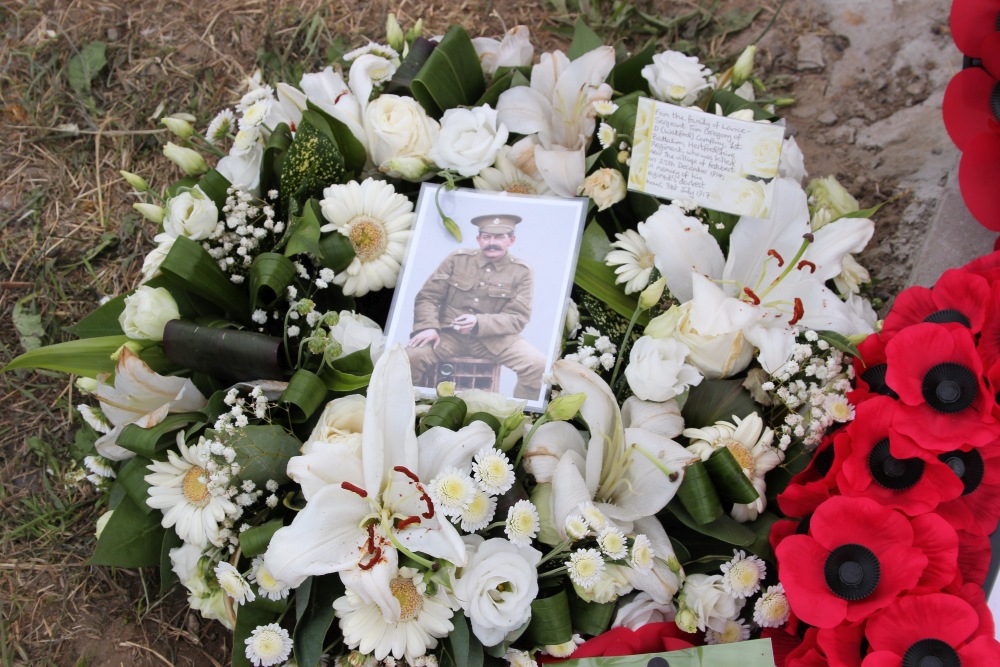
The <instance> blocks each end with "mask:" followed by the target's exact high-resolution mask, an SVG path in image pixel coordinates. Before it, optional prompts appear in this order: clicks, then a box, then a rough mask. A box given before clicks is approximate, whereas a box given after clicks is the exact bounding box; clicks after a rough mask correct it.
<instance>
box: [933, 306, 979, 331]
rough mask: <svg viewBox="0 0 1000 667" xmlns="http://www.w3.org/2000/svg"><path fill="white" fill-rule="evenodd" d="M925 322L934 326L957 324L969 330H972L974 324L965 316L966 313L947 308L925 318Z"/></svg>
mask: <svg viewBox="0 0 1000 667" xmlns="http://www.w3.org/2000/svg"><path fill="white" fill-rule="evenodd" d="M924 322H931V323H933V324H950V323H955V324H961V325H962V326H963V327H965V328H967V329H971V328H972V323H971V322H969V318H968V317H966V316H965V313H963V312H962V311H960V310H955V309H954V308H945V309H944V310H939V311H936V312H933V313H931V314H930V315H928V316H927V317H925V318H924Z"/></svg>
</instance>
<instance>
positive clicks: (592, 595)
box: [573, 563, 632, 604]
mask: <svg viewBox="0 0 1000 667" xmlns="http://www.w3.org/2000/svg"><path fill="white" fill-rule="evenodd" d="M627 569H628V568H627V567H622V566H621V565H614V564H612V563H605V566H604V569H603V570H602V571H601V573H600V575H598V577H597V581H596V583H594V585H593V587H591V588H589V589H585V588H582V587H580V586H578V585H576V583H575V582H574V584H573V590H574V591H575V592H576V594H577V595H578V596H579V597H580V599H581V600H583V601H584V602H596V603H597V604H608V603H611V602H615V601H617V600H618V598H620V597H621V596H623V595H626V594H628V593H631V592H632V584H631V583H629V580H628V577H627V576H626V574H625V571H626V570H627Z"/></svg>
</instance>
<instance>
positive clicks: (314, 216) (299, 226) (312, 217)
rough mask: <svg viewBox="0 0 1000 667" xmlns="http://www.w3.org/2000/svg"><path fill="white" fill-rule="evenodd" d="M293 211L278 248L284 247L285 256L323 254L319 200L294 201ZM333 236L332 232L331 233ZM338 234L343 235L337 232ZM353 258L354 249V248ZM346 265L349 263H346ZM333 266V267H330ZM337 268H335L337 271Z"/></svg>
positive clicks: (321, 218) (321, 217)
mask: <svg viewBox="0 0 1000 667" xmlns="http://www.w3.org/2000/svg"><path fill="white" fill-rule="evenodd" d="M292 209H293V210H292V213H291V215H290V216H289V222H288V229H287V230H285V234H284V236H282V237H281V241H279V242H278V245H277V247H278V248H284V250H283V252H284V253H285V257H292V256H293V255H300V254H302V255H314V256H319V255H321V252H320V248H319V238H320V235H321V234H322V232H320V231H319V228H320V227H321V226H322V224H323V213H322V211H321V210H320V207H319V202H318V201H317V200H315V199H309V200H308V201H306V202H305V203H304V204H302V205H301V206H299V205H298V204H297V203H295V202H292ZM331 236H332V234H331ZM337 236H342V235H341V234H337ZM351 252H352V255H351V256H352V258H353V249H352V251H351ZM344 266H345V267H346V266H347V264H345V265H344ZM330 268H333V267H330ZM336 270H337V269H334V271H336Z"/></svg>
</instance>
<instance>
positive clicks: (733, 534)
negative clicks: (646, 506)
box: [666, 500, 757, 547]
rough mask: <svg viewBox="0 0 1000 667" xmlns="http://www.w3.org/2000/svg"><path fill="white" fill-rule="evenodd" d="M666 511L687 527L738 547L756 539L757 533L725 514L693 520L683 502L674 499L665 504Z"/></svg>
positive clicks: (745, 545) (748, 544)
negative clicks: (713, 518) (707, 519)
mask: <svg viewBox="0 0 1000 667" xmlns="http://www.w3.org/2000/svg"><path fill="white" fill-rule="evenodd" d="M666 511H667V512H669V513H670V514H672V515H674V516H675V517H676V518H677V520H678V521H680V522H681V523H682V524H684V525H685V526H687V527H688V528H690V529H692V530H694V531H697V532H699V533H701V534H702V535H708V536H709V537H714V538H715V539H717V540H722V541H723V542H726V543H727V544H733V545H736V546H739V547H749V546H750V545H751V544H753V543H754V542H755V541H756V539H757V535H756V534H755V533H754V532H753V531H752V530H751V529H750V528H748V527H746V526H745V525H743V524H742V523H740V522H739V521H737V520H736V519H734V518H732V517H731V516H729V515H727V514H723V515H720V516H719V518H717V519H716V520H715V521H710V522H708V523H698V522H697V521H695V520H694V517H692V516H691V514H689V513H688V511H687V510H686V509H684V504H683V503H682V502H679V501H676V500H673V501H670V503H668V504H667V507H666Z"/></svg>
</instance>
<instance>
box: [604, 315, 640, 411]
mask: <svg viewBox="0 0 1000 667" xmlns="http://www.w3.org/2000/svg"><path fill="white" fill-rule="evenodd" d="M642 310H643V309H642V306H638V305H637V306H636V307H635V312H633V313H632V319H630V320H629V321H628V328H627V329H625V335H624V336H622V342H621V345H619V346H618V360H617V361H615V370H614V371H613V372H612V373H611V382H609V383H608V386H609V387H611V390H612V391H614V387H615V379H616V378H617V377H618V371H619V370H620V369H621V366H622V359H623V358H624V357H625V346H626V345H627V344H628V339H629V338H631V337H632V329H634V328H635V323H636V322H638V321H639V313H641V312H642Z"/></svg>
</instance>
